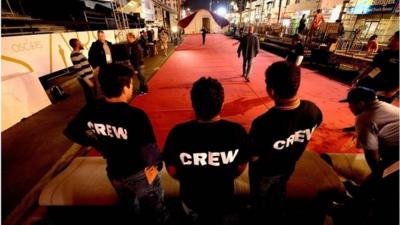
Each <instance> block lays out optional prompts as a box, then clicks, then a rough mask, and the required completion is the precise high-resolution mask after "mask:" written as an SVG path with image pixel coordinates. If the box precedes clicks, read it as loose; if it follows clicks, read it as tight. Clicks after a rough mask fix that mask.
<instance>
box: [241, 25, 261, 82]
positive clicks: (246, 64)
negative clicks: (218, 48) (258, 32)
mask: <svg viewBox="0 0 400 225" xmlns="http://www.w3.org/2000/svg"><path fill="white" fill-rule="evenodd" d="M253 32H254V27H253V26H251V25H250V26H249V30H248V33H247V35H246V36H244V37H243V38H241V39H240V44H239V47H238V49H237V53H238V57H239V58H240V54H242V56H243V73H242V76H243V77H244V78H245V79H246V81H247V82H250V72H251V67H252V60H253V58H254V57H256V56H257V54H258V52H259V51H260V42H259V40H258V37H257V36H255V35H254V34H253Z"/></svg>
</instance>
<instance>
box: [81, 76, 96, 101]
mask: <svg viewBox="0 0 400 225" xmlns="http://www.w3.org/2000/svg"><path fill="white" fill-rule="evenodd" d="M78 81H79V84H80V85H81V86H82V88H83V93H84V94H85V99H86V103H91V102H94V101H95V100H96V86H95V87H93V88H91V87H89V85H88V84H87V83H86V81H85V80H84V79H82V78H80V77H79V78H78ZM93 84H94V85H96V82H95V81H93Z"/></svg>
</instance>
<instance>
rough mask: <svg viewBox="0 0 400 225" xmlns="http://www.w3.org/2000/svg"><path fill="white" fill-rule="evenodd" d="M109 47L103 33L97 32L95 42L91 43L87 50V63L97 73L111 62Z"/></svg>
mask: <svg viewBox="0 0 400 225" xmlns="http://www.w3.org/2000/svg"><path fill="white" fill-rule="evenodd" d="M111 45H112V44H111V42H109V41H107V40H106V35H105V34H104V31H102V30H99V31H97V41H95V42H93V43H92V46H90V49H89V63H90V65H91V66H92V68H93V69H94V70H95V71H97V73H98V72H99V69H100V68H101V67H103V66H106V65H107V64H111V63H112V62H113V58H112V53H111Z"/></svg>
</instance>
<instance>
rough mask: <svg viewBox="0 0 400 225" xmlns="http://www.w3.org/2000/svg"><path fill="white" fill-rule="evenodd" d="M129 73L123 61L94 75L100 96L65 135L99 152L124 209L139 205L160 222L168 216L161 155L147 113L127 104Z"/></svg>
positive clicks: (146, 214) (77, 117) (130, 90)
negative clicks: (161, 173) (101, 96)
mask: <svg viewBox="0 0 400 225" xmlns="http://www.w3.org/2000/svg"><path fill="white" fill-rule="evenodd" d="M132 76H133V73H132V70H131V69H129V68H128V67H126V66H123V65H116V64H111V65H107V66H105V67H103V68H101V70H100V74H99V80H100V84H101V87H102V89H103V92H104V95H105V99H104V100H98V101H96V102H94V103H92V104H88V105H86V106H85V107H84V108H83V109H82V110H81V111H80V112H79V114H78V115H77V116H76V117H75V118H74V119H73V120H72V121H71V122H70V123H69V124H68V126H67V128H66V129H65V130H64V134H65V135H66V136H67V137H68V138H70V139H71V140H73V141H74V142H76V143H79V144H81V145H84V146H93V147H95V149H96V150H98V151H99V152H100V153H101V154H102V156H103V157H104V158H105V159H106V161H107V168H106V170H107V175H108V178H109V180H110V182H111V184H112V185H113V187H114V189H115V191H116V192H117V194H118V196H119V199H120V202H121V203H122V205H123V206H125V207H124V208H127V209H128V211H130V212H131V213H132V212H134V210H136V209H137V208H139V209H140V216H144V217H148V218H149V219H148V221H149V222H150V221H151V222H154V224H161V223H163V222H165V220H166V219H167V213H166V209H165V205H164V202H163V190H162V187H161V183H160V182H161V181H160V176H159V175H158V172H157V169H161V166H162V164H161V155H160V153H159V151H158V149H157V146H156V140H155V136H154V133H153V129H152V126H151V124H150V121H149V119H148V118H147V116H146V114H145V113H144V112H143V111H142V110H140V109H137V108H134V107H131V106H130V105H129V104H128V102H129V101H130V99H131V98H132V93H133V84H132ZM145 171H149V172H145ZM136 200H137V202H138V203H139V204H137V203H136ZM150 215H151V217H149V216H150Z"/></svg>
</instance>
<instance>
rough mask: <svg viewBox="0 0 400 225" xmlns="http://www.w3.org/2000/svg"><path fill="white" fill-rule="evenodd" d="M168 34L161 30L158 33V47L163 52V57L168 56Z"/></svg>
mask: <svg viewBox="0 0 400 225" xmlns="http://www.w3.org/2000/svg"><path fill="white" fill-rule="evenodd" d="M168 39H169V37H168V34H167V32H166V31H165V30H164V29H163V30H162V31H161V33H160V47H161V50H163V51H164V55H165V56H167V55H168V54H167V53H168Z"/></svg>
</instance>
